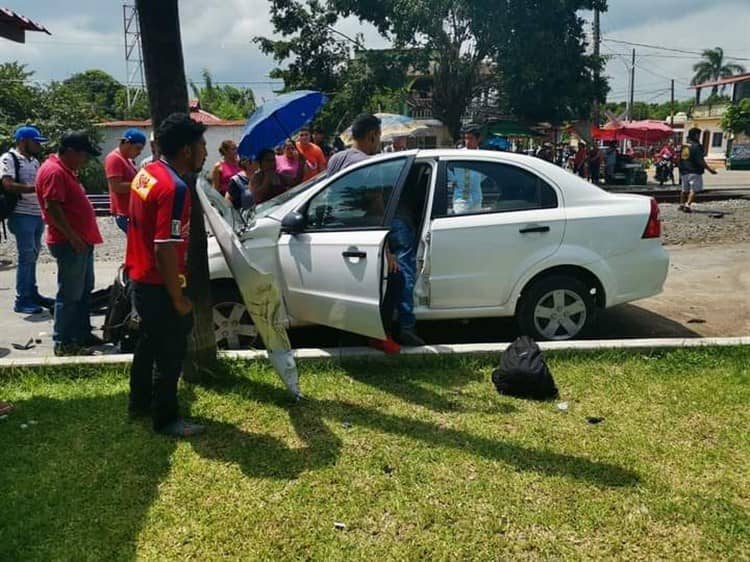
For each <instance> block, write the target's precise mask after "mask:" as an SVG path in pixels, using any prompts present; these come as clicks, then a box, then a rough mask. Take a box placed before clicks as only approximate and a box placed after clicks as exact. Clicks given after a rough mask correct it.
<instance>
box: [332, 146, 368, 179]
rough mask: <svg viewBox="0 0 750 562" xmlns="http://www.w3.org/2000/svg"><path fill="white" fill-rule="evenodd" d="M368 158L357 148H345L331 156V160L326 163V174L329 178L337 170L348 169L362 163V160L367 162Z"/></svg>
mask: <svg viewBox="0 0 750 562" xmlns="http://www.w3.org/2000/svg"><path fill="white" fill-rule="evenodd" d="M368 158H369V156H368V155H367V154H365V153H364V152H362V151H361V150H359V149H358V148H347V149H346V150H342V151H341V152H337V153H336V154H334V155H333V156H331V159H330V160H329V161H328V168H327V173H328V175H329V176H332V175H333V174H335V173H336V172H338V171H339V170H343V169H344V168H348V167H349V166H351V165H352V164H356V163H357V162H362V160H367V159H368Z"/></svg>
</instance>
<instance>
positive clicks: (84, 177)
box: [78, 158, 107, 193]
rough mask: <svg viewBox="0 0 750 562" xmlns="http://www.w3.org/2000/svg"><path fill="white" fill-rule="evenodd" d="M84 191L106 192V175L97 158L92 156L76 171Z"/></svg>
mask: <svg viewBox="0 0 750 562" xmlns="http://www.w3.org/2000/svg"><path fill="white" fill-rule="evenodd" d="M78 178H79V179H80V180H81V183H82V184H83V187H85V188H86V193H107V177H106V175H105V174H104V166H102V163H101V162H99V161H98V160H95V159H94V158H92V159H91V160H89V161H88V163H87V164H86V165H85V166H84V167H83V168H81V170H80V171H79V172H78Z"/></svg>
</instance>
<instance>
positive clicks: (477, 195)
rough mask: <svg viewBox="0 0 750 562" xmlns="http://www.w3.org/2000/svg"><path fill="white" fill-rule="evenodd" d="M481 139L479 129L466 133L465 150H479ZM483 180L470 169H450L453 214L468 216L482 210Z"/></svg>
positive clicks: (470, 129)
mask: <svg viewBox="0 0 750 562" xmlns="http://www.w3.org/2000/svg"><path fill="white" fill-rule="evenodd" d="M480 138H481V137H480V132H479V128H478V127H471V128H469V129H467V130H466V131H464V150H478V149H479V141H480ZM482 179H483V176H482V174H480V173H479V172H477V171H475V170H471V169H469V168H468V167H461V166H456V169H453V168H449V169H448V181H449V182H451V183H452V184H453V214H455V215H466V214H468V213H476V212H479V211H481V210H482Z"/></svg>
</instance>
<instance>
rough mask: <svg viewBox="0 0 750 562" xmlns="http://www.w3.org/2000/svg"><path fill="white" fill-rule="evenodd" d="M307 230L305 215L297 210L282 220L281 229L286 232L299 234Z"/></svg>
mask: <svg viewBox="0 0 750 562" xmlns="http://www.w3.org/2000/svg"><path fill="white" fill-rule="evenodd" d="M303 230H305V216H304V215H303V214H302V213H299V212H297V211H292V212H291V213H289V214H288V215H286V216H285V217H284V218H283V219H282V220H281V231H282V232H285V233H286V234H292V235H294V234H299V233H300V232H302V231H303Z"/></svg>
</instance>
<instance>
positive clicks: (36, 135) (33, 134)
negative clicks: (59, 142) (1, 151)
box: [15, 125, 49, 142]
mask: <svg viewBox="0 0 750 562" xmlns="http://www.w3.org/2000/svg"><path fill="white" fill-rule="evenodd" d="M24 139H31V140H33V141H36V142H47V141H48V140H49V139H48V138H47V137H43V136H42V133H40V132H39V129H37V128H36V127H32V126H30V125H27V126H25V127H18V129H16V132H15V140H16V142H18V141H21V140H24Z"/></svg>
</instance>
